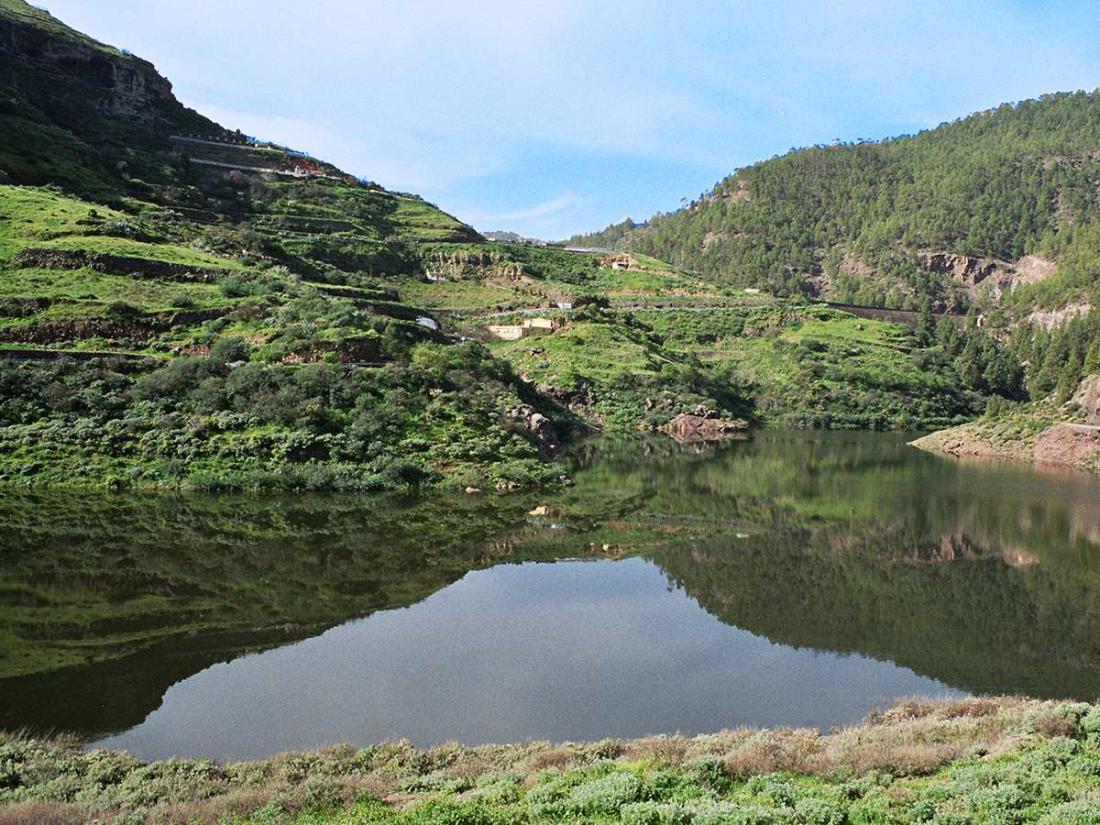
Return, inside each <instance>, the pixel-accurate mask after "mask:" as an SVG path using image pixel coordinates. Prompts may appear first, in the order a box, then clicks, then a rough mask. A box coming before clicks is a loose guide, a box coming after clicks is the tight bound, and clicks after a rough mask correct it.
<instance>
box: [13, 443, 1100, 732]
mask: <svg viewBox="0 0 1100 825" xmlns="http://www.w3.org/2000/svg"><path fill="white" fill-rule="evenodd" d="M573 475H574V478H575V479H576V486H575V487H573V488H570V489H568V490H565V491H562V492H559V493H557V494H554V495H552V496H527V497H505V498H503V499H495V498H492V497H487V498H476V497H468V496H444V495H438V496H434V497H425V498H422V499H415V500H414V499H379V498H362V497H347V496H300V497H295V498H248V497H227V498H190V497H139V498H120V499H110V498H108V499H100V498H93V497H84V498H82V497H73V496H45V495H26V496H8V497H6V498H3V499H0V524H2V525H3V527H4V529H3V531H2V532H0V536H3V538H2V539H0V562H2V563H0V653H2V654H3V655H2V656H0V673H7V674H11V675H13V678H7V679H0V709H2V710H0V727H14V726H19V725H25V724H30V725H34V726H36V727H39V728H52V727H57V728H68V729H75V730H86V731H97V732H102V731H107V730H119V729H121V728H124V727H128V726H130V725H132V724H134V723H135V722H137V721H140V719H141V718H143V717H144V715H145V714H146V713H148V711H149V710H151V709H152V708H154V707H156V706H157V704H159V702H160V698H161V697H162V696H163V694H164V691H165V690H166V689H167V688H168V686H169V685H171V684H172V683H174V682H176V681H178V680H180V679H182V678H186V677H187V676H189V675H191V674H192V673H195V672H197V671H198V670H201V669H202V668H205V667H207V666H209V665H210V664H212V663H214V662H218V661H225V660H228V659H232V658H235V657H237V656H239V655H241V654H243V653H246V652H249V651H256V650H262V649H266V648H271V647H275V646H279V645H283V644H286V643H288V642H291V641H294V640H296V639H301V638H305V637H308V636H312V635H315V634H317V633H319V632H321V631H322V630H324V629H325V628H327V627H330V626H332V625H334V624H337V623H340V622H343V621H346V620H348V619H351V618H355V617H359V616H364V615H367V614H369V613H371V612H373V611H376V610H380V609H384V608H388V607H395V606H403V605H411V604H415V603H417V602H419V601H420V600H422V599H424V598H425V597H427V596H428V595H430V594H432V593H434V592H436V591H437V590H439V589H441V588H444V587H446V586H448V585H449V584H451V583H452V582H454V581H456V580H457V579H459V578H461V577H462V576H463V575H465V574H466V573H467V572H469V571H470V570H474V569H478V568H481V567H486V566H490V565H493V564H498V563H501V562H508V561H519V560H531V559H546V560H549V559H554V558H562V557H575V556H582V555H590V554H606V555H613V556H614V555H621V554H624V553H632V554H640V555H644V556H646V557H648V558H651V559H653V560H654V561H655V562H656V563H657V564H659V565H660V566H661V567H662V568H663V569H664V570H665V571H666V572H667V574H668V576H669V578H670V580H672V581H674V582H676V583H678V584H680V585H682V586H683V588H684V589H685V591H686V592H687V593H688V594H689V595H691V596H692V597H694V598H695V599H696V600H697V601H698V602H699V604H700V605H701V606H703V607H704V608H705V609H706V610H708V611H709V612H710V613H712V614H713V615H715V616H716V617H718V618H719V619H721V620H722V621H724V622H726V623H728V624H731V625H735V626H738V627H742V628H745V629H747V630H749V631H752V632H754V633H757V634H761V635H764V636H766V637H768V638H769V639H771V640H772V641H775V642H780V643H785V644H791V645H795V646H801V647H811V648H815V649H822V650H834V651H855V652H860V653H864V654H868V655H871V656H875V657H878V658H882V659H889V660H893V661H896V662H898V663H899V664H902V665H905V666H907V667H910V668H912V669H913V670H915V671H917V672H918V673H921V674H925V675H928V676H931V677H934V678H937V679H940V680H941V681H945V682H947V683H949V684H952V685H955V686H958V687H962V688H966V689H969V690H975V691H991V692H1023V693H1030V694H1035V695H1051V696H1055V695H1058V696H1065V695H1070V696H1079V697H1095V696H1096V695H1100V604H1098V600H1097V597H1096V594H1097V593H1098V592H1100V572H1098V570H1097V567H1098V565H1100V506H1098V502H1100V484H1098V483H1097V482H1096V481H1095V480H1092V479H1081V478H1079V477H1072V476H1066V477H1044V478H1042V480H1041V482H1039V483H1037V476H1035V475H1034V474H1033V473H1031V472H1030V471H1028V470H1021V469H1016V468H1008V467H1000V466H997V465H982V466H974V465H967V464H959V463H954V462H949V461H944V460H942V459H939V458H937V457H933V456H927V455H924V454H922V453H918V452H916V451H913V450H910V449H908V448H906V447H905V446H904V444H903V442H902V440H901V439H899V438H896V437H893V436H882V435H867V434H801V435H799V434H787V433H766V434H758V435H757V436H755V437H754V439H753V440H751V441H749V442H744V443H732V444H724V445H721V446H718V447H716V448H713V449H708V450H704V451H699V450H696V449H694V448H692V449H683V448H678V447H676V446H675V445H673V444H671V443H670V442H668V441H664V440H660V441H654V442H637V441H634V442H626V443H621V444H615V443H610V442H603V443H600V444H593V445H591V446H588V447H586V448H584V449H583V450H582V451H581V452H580V453H579V454H578V455H577V456H576V467H575V470H574V473H573ZM536 505H540V507H536ZM532 512H533V514H531V513H532ZM14 674H23V675H19V676H14Z"/></svg>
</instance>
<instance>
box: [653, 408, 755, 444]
mask: <svg viewBox="0 0 1100 825" xmlns="http://www.w3.org/2000/svg"><path fill="white" fill-rule="evenodd" d="M660 429H661V432H665V433H668V434H669V435H670V436H672V437H673V438H674V439H675V440H676V441H678V442H680V443H681V444H695V443H699V442H701V441H719V440H721V439H724V438H731V437H733V436H735V435H738V434H739V433H742V432H744V431H745V430H746V429H748V422H746V421H743V420H741V419H740V418H722V417H721V416H720V415H719V414H718V413H717V412H715V411H714V410H710V409H707V408H705V407H698V408H696V410H695V411H694V412H690V413H680V414H679V415H678V416H676V417H675V418H673V419H672V420H671V421H669V422H668V423H667V424H664V425H662V426H661V428H660Z"/></svg>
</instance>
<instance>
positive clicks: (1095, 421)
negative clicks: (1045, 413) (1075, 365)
mask: <svg viewBox="0 0 1100 825" xmlns="http://www.w3.org/2000/svg"><path fill="white" fill-rule="evenodd" d="M1070 403H1071V404H1073V405H1074V406H1076V407H1077V408H1078V409H1080V411H1081V414H1082V415H1084V417H1085V423H1086V424H1092V425H1094V426H1100V375H1089V376H1086V377H1085V378H1083V379H1082V380H1081V383H1080V385H1079V386H1078V387H1077V392H1075V393H1074V394H1073V398H1071V399H1070Z"/></svg>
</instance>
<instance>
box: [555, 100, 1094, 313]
mask: <svg viewBox="0 0 1100 825" xmlns="http://www.w3.org/2000/svg"><path fill="white" fill-rule="evenodd" d="M1098 193H1100V93H1091V94H1090V93H1083V92H1078V93H1074V94H1054V95H1048V96H1045V97H1043V98H1041V99H1039V100H1029V101H1024V102H1022V103H1019V104H1015V105H1009V104H1006V105H1003V106H1000V107H998V108H996V109H993V110H990V111H987V112H982V113H979V114H976V115H972V116H970V117H967V118H964V119H962V120H959V121H956V122H954V123H950V124H945V125H943V126H940V127H939V128H936V129H931V130H928V131H926V132H922V133H920V134H918V135H915V136H912V137H902V138H897V139H894V140H885V141H882V142H878V143H858V144H848V145H835V146H815V147H811V148H808V149H802V150H798V151H792V152H790V153H788V154H786V155H783V156H782V157H777V158H773V159H771V160H767V161H763V162H761V163H758V164H755V165H753V166H750V167H747V168H744V169H740V170H738V171H737V172H735V173H734V174H732V175H730V176H729V177H728V178H725V179H724V180H722V181H720V182H719V183H718V184H717V185H716V186H715V187H714V189H713V190H712V191H711V192H708V193H705V194H703V195H702V196H701V197H700V198H699V199H697V200H695V201H694V202H693V203H691V204H690V205H689V206H687V207H686V208H684V209H682V210H680V211H678V212H675V213H672V214H659V215H656V216H654V217H653V218H652V219H650V220H649V221H648V222H646V223H645V224H642V225H640V226H634V225H633V222H632V221H628V222H625V223H623V224H618V225H615V226H611V227H608V229H606V230H604V231H603V232H601V233H595V234H593V235H587V236H578V237H577V238H574V239H572V241H573V242H575V243H581V244H588V245H593V246H604V245H611V244H615V245H618V246H619V247H620V248H625V249H631V250H636V251H639V252H644V253H647V254H651V255H656V256H658V257H661V258H664V259H665V260H669V261H671V262H673V263H675V264H678V265H681V266H685V267H688V268H690V269H695V270H698V271H700V272H702V273H705V274H706V275H708V276H710V277H712V278H715V279H718V280H721V281H727V282H731V283H737V284H744V285H757V286H765V287H768V288H770V289H773V290H777V291H780V292H786V293H795V294H797V293H803V294H808V295H817V296H820V297H825V298H828V299H831V300H836V301H849V302H853V303H867V304H876V305H886V306H899V307H910V308H916V307H918V306H919V305H920V302H921V300H922V298H923V297H924V296H930V297H931V298H932V299H933V300H934V302H935V303H936V304H938V305H939V306H940V307H944V308H948V307H951V308H956V309H965V307H966V306H967V305H968V304H969V303H972V302H977V303H979V304H989V303H992V302H994V301H996V300H997V299H999V298H1001V297H1002V296H1003V295H1005V294H1006V293H1012V294H1011V296H1010V298H1009V299H1008V303H1009V304H1010V305H1011V306H1012V307H1013V308H1014V309H1016V310H1018V311H1020V312H1021V313H1022V314H1026V311H1027V310H1029V309H1031V308H1032V306H1043V307H1054V308H1058V307H1063V306H1065V305H1067V304H1072V303H1075V302H1081V301H1093V302H1094V299H1095V297H1096V293H1097V288H1098V283H1100V277H1098V276H1100V224H1098V218H1100V194H1098ZM1018 287H1023V288H1019V289H1017V288H1018ZM1014 290H1015V291H1014Z"/></svg>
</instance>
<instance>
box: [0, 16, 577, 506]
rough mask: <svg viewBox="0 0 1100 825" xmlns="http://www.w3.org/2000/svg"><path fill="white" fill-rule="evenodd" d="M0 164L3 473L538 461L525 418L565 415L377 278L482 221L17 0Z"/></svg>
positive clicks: (507, 469) (308, 480)
mask: <svg viewBox="0 0 1100 825" xmlns="http://www.w3.org/2000/svg"><path fill="white" fill-rule="evenodd" d="M0 169H2V170H3V178H4V184H3V185H0V355H2V356H3V361H2V362H0V445H2V446H0V455H2V456H3V459H2V460H0V477H3V478H4V479H6V480H8V481H27V482H34V483H42V482H45V483H62V484H64V483H73V484H89V483H91V484H99V485H103V484H107V485H113V486H130V485H140V486H147V485H173V486H174V485H184V486H191V487H203V488H237V487H249V488H268V487H275V488H278V487H296V488H297V487H317V488H349V489H374V488H378V487H389V486H401V485H406V484H415V483H419V482H420V481H422V480H430V479H433V478H438V477H440V476H441V475H449V476H451V477H452V478H455V479H458V478H459V477H461V478H462V479H463V480H464V481H466V482H469V483H479V484H480V483H488V484H500V485H503V486H508V485H512V484H523V483H529V482H530V481H548V480H553V479H555V478H556V477H557V475H558V472H559V471H557V470H556V469H554V468H553V467H551V466H549V465H545V464H544V463H543V462H542V460H541V457H542V456H543V454H545V452H546V449H547V448H548V444H549V443H550V442H549V440H548V438H547V433H548V432H549V431H550V430H552V429H553V427H552V426H551V425H549V424H548V425H546V426H544V427H543V431H542V432H541V433H535V432H533V431H531V430H530V429H529V428H528V426H527V423H528V422H529V421H531V420H533V419H532V417H533V416H536V415H538V416H540V419H539V420H543V418H545V417H549V418H550V419H553V418H557V419H558V421H559V423H561V424H568V421H569V417H568V416H564V415H562V414H561V413H560V411H558V408H557V407H556V406H555V405H554V404H553V403H552V402H550V401H549V400H548V399H546V398H544V397H542V396H540V395H539V394H538V393H535V392H534V391H532V390H530V389H529V388H527V387H526V386H525V385H523V384H522V383H521V382H519V381H518V380H517V379H516V378H515V376H514V375H513V374H512V373H511V371H510V370H509V368H508V366H507V364H504V363H501V362H498V361H495V360H494V359H493V358H492V357H491V356H490V355H489V354H488V353H487V352H486V351H485V350H484V349H483V348H481V347H479V346H477V345H476V344H471V343H463V342H461V341H458V340H457V339H453V338H450V337H448V336H445V335H443V334H442V333H441V332H439V331H438V325H437V324H435V322H434V321H432V320H431V319H430V318H429V317H427V315H426V314H425V313H423V312H422V311H421V310H419V309H417V308H415V307H412V306H408V305H406V304H402V303H400V302H399V301H398V300H397V298H398V296H397V293H396V291H395V290H394V289H393V288H392V285H391V284H389V283H387V281H386V279H387V278H388V277H390V276H392V275H395V274H398V273H403V272H407V273H422V272H423V262H424V261H426V260H428V259H429V258H430V257H431V256H432V255H439V254H441V250H442V249H446V248H447V247H448V246H449V245H453V246H456V247H462V246H464V245H468V244H478V243H480V242H481V239H480V236H478V234H477V233H476V232H474V231H473V230H472V229H471V228H470V227H468V226H466V225H464V224H462V223H461V222H459V221H457V220H456V219H454V218H452V217H451V216H449V215H446V214H445V213H443V212H441V211H440V210H438V209H436V208H435V207H434V206H432V205H430V204H428V203H425V202H424V201H423V200H421V199H419V198H417V197H415V196H411V195H400V194H395V193H391V192H387V191H385V190H383V189H381V188H380V187H378V186H376V185H374V184H369V183H361V182H359V181H357V180H356V179H355V178H353V177H351V176H349V175H346V174H345V173H343V172H341V171H340V170H338V169H336V168H335V167H332V166H331V165H329V164H326V163H324V162H322V161H320V160H317V159H315V158H311V157H309V156H308V155H304V154H302V153H299V152H294V151H291V150H288V149H285V148H283V147H278V146H272V145H268V144H259V143H257V142H255V141H253V140H250V139H247V138H245V137H244V136H243V135H240V134H239V133H231V132H229V131H228V130H226V129H224V128H223V127H221V126H219V125H217V124H215V123H213V122H212V121H210V120H208V119H206V118H204V117H202V116H200V115H198V114H196V113H194V112H191V111H190V110H188V109H186V108H185V107H183V106H182V105H180V104H179V102H178V101H177V100H176V99H175V97H174V96H173V95H172V92H171V85H170V84H169V83H168V81H167V80H165V79H164V78H162V77H160V75H158V74H157V73H156V71H155V69H154V68H153V67H152V66H151V65H150V64H149V63H147V62H145V61H142V60H139V59H138V58H135V57H132V56H130V55H128V54H124V53H122V52H119V51H117V50H115V49H112V48H110V47H107V46H104V45H102V44H99V43H97V42H95V41H93V40H91V39H90V38H87V37H86V36H84V35H82V34H80V33H78V32H75V31H73V30H71V29H69V28H67V27H66V26H64V25H63V24H62V23H60V22H59V21H57V20H55V19H54V18H52V17H50V16H49V15H48V14H46V13H45V12H42V11H39V10H37V9H35V8H33V7H31V6H29V5H27V4H26V3H23V2H20V1H19V0H0ZM43 184H45V185H43ZM421 277H422V275H421ZM540 410H541V412H539V411H540ZM543 414H545V416H543Z"/></svg>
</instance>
